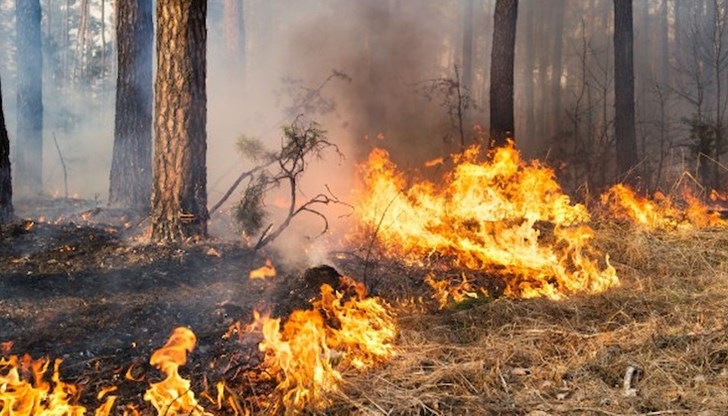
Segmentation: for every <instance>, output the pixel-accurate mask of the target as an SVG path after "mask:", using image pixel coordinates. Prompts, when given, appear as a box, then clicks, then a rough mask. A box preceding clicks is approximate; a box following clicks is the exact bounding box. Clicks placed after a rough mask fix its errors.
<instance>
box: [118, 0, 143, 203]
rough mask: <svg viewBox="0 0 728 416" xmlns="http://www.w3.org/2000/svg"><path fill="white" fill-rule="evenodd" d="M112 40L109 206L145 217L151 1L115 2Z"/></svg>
mask: <svg viewBox="0 0 728 416" xmlns="http://www.w3.org/2000/svg"><path fill="white" fill-rule="evenodd" d="M116 39H117V42H118V53H117V60H118V65H119V69H118V73H117V81H116V119H115V122H114V153H113V158H112V161H111V175H110V185H109V205H110V206H112V207H120V208H131V209H134V210H136V211H140V212H145V211H148V210H149V200H150V195H151V190H152V45H153V40H154V26H153V23H152V0H129V1H117V2H116Z"/></svg>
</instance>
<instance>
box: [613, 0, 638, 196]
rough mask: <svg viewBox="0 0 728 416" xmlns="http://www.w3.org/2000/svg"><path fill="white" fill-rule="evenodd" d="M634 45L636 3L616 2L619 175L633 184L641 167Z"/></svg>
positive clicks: (616, 0) (615, 37) (616, 113)
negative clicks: (633, 25)
mask: <svg viewBox="0 0 728 416" xmlns="http://www.w3.org/2000/svg"><path fill="white" fill-rule="evenodd" d="M633 42H634V36H633V27H632V0H614V90H615V93H614V101H615V114H614V129H615V130H614V134H615V140H616V143H617V174H618V175H620V177H621V178H623V179H629V181H630V182H635V181H636V180H637V178H635V177H634V175H630V173H632V172H631V171H632V169H633V168H634V167H636V166H637V139H636V135H635V126H634V58H633V55H632V48H633ZM628 176H629V178H628Z"/></svg>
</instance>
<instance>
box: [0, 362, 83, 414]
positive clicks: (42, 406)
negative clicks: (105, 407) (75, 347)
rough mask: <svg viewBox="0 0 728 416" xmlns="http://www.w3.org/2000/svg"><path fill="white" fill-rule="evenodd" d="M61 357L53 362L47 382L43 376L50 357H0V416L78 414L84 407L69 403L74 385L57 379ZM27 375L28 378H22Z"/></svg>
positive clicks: (72, 396) (72, 395) (75, 397)
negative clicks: (49, 381)
mask: <svg viewBox="0 0 728 416" xmlns="http://www.w3.org/2000/svg"><path fill="white" fill-rule="evenodd" d="M60 365H61V360H56V361H55V362H54V364H53V374H52V376H51V383H48V382H47V381H45V380H44V378H43V377H44V376H45V374H46V373H47V372H48V369H49V367H50V361H49V360H48V359H45V358H42V359H39V360H33V359H32V358H31V357H30V356H28V355H25V356H23V357H22V359H20V358H18V357H17V356H14V355H13V356H10V357H9V358H7V359H6V358H0V415H3V416H6V415H7V416H37V415H42V416H54V415H59V416H60V415H63V416H82V415H83V414H84V413H85V412H86V409H85V408H84V407H83V406H79V405H74V404H71V401H73V400H76V399H77V396H78V390H77V388H76V386H74V385H72V384H67V383H64V382H62V381H61V378H60V375H59V373H58V368H59V366H60ZM26 379H29V380H26Z"/></svg>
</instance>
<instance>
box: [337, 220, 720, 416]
mask: <svg viewBox="0 0 728 416" xmlns="http://www.w3.org/2000/svg"><path fill="white" fill-rule="evenodd" d="M597 235H598V237H597V239H598V241H597V244H598V246H599V247H600V248H601V249H602V250H603V251H605V252H607V253H609V254H610V256H611V261H612V263H613V264H614V265H615V267H616V268H617V270H618V273H619V275H620V279H621V282H622V284H621V286H620V287H617V288H614V289H612V290H609V291H608V292H606V293H603V294H601V295H597V296H576V297H572V298H570V299H567V300H564V301H549V300H545V299H534V300H512V299H505V298H501V299H497V300H495V301H491V302H476V303H474V304H473V305H472V307H469V308H467V309H465V310H459V311H456V310H454V309H453V310H449V311H444V312H438V313H434V314H424V315H423V314H421V313H406V312H402V313H401V314H400V317H399V323H400V335H399V338H398V347H399V354H398V356H397V357H396V358H394V359H393V360H392V361H391V362H389V363H388V364H387V365H385V366H384V367H382V368H379V369H375V370H372V371H370V372H368V373H367V374H363V375H356V374H347V375H346V377H345V379H346V380H347V381H346V385H345V386H344V388H343V391H342V393H341V394H340V395H339V396H338V397H336V398H335V405H334V406H333V407H332V408H330V409H329V412H331V413H333V414H348V413H354V414H367V415H370V414H372V415H375V414H392V415H395V414H396V415H430V414H432V415H466V414H472V415H531V416H544V415H556V414H559V415H561V414H568V415H580V414H581V415H622V414H630V415H634V414H643V415H662V414H689V415H704V416H707V415H724V414H727V413H728V231H726V230H710V231H680V230H674V231H660V232H648V231H641V230H639V229H634V228H629V227H627V226H624V225H615V224H602V225H600V226H599V227H598V230H597ZM630 368H632V369H634V370H635V374H636V376H635V377H632V378H630V380H628V382H627V385H625V374H626V373H627V371H628V369H630Z"/></svg>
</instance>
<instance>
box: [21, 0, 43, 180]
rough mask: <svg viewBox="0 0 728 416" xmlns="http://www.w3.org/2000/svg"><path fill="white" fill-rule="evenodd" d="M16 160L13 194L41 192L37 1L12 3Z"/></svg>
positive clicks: (40, 60) (40, 59) (40, 58)
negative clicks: (13, 16)
mask: <svg viewBox="0 0 728 416" xmlns="http://www.w3.org/2000/svg"><path fill="white" fill-rule="evenodd" d="M15 16H16V26H17V31H18V34H17V38H16V39H17V57H16V59H17V63H18V91H17V111H18V124H17V132H16V134H17V136H16V137H17V143H18V144H17V156H16V162H15V163H16V172H15V173H16V175H15V178H16V179H15V180H16V183H15V187H16V191H18V193H20V194H22V195H37V194H40V193H41V192H43V88H42V86H43V53H42V50H41V27H40V21H41V9H40V0H16V2H15Z"/></svg>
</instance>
